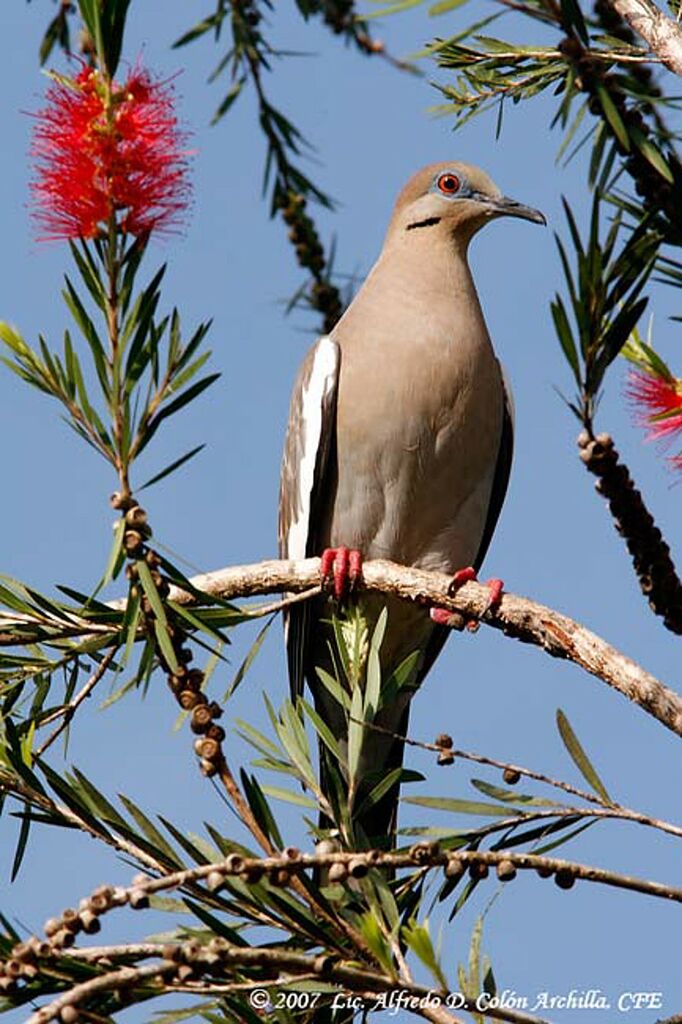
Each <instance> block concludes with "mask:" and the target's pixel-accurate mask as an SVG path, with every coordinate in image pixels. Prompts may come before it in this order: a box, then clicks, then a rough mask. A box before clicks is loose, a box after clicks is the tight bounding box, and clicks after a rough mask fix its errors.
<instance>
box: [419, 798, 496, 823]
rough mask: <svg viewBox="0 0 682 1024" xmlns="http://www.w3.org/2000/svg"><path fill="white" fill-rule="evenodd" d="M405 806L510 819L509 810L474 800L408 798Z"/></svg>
mask: <svg viewBox="0 0 682 1024" xmlns="http://www.w3.org/2000/svg"><path fill="white" fill-rule="evenodd" d="M402 803H404V804H416V805H418V806H419V807H432V808H433V809H434V810H435V811H449V812H451V813H454V814H482V815H486V816H488V817H491V818H498V817H499V818H508V817H509V808H508V807H501V806H500V805H498V804H485V803H478V802H477V801H474V800H455V799H452V798H451V797H445V796H406V797H403V798H402Z"/></svg>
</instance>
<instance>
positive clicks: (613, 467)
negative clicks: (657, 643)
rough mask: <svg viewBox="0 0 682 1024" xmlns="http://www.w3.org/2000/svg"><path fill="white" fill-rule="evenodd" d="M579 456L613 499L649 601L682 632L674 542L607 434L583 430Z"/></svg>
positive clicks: (614, 513) (611, 506) (668, 623)
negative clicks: (672, 554) (663, 531)
mask: <svg viewBox="0 0 682 1024" xmlns="http://www.w3.org/2000/svg"><path fill="white" fill-rule="evenodd" d="M578 447H579V448H580V458H581V459H582V461H583V462H584V463H585V466H586V467H587V469H588V470H589V471H590V473H593V474H594V475H595V476H596V477H597V478H598V479H597V483H596V485H595V486H596V489H597V491H598V492H599V494H601V495H602V496H603V497H604V498H606V500H607V501H608V503H609V509H610V512H611V515H612V517H613V522H614V525H615V527H616V530H617V531H618V533H620V535H621V536H622V537H623V539H624V540H625V543H626V544H627V548H628V551H629V552H630V555H631V556H632V561H633V564H634V567H635V572H636V573H637V578H638V579H639V585H640V587H641V590H642V593H643V594H644V595H645V597H647V598H648V601H649V607H650V608H651V610H652V611H653V612H654V613H655V614H656V615H660V616H661V617H662V618H663V621H664V623H665V625H666V627H667V628H668V629H669V630H670V631H671V632H672V633H678V634H682V583H681V582H680V579H679V577H678V575H677V573H676V571H675V566H674V564H673V561H672V559H671V557H670V548H669V547H668V545H667V544H666V542H665V541H664V540H663V536H662V534H661V531H660V530H659V529H658V527H657V526H656V524H655V522H654V519H653V516H652V515H651V514H650V513H649V511H648V509H647V507H646V505H645V504H644V501H643V499H642V495H641V494H640V492H639V491H638V490H637V488H636V487H635V485H634V483H633V481H632V478H631V477H630V474H629V472H628V469H627V466H624V465H623V464H622V463H621V462H620V461H619V457H618V452H617V450H616V448H615V447H614V444H613V440H612V438H611V437H610V436H609V435H608V434H598V435H597V436H596V437H590V435H589V434H588V433H587V432H586V431H583V432H582V433H581V434H580V436H579V438H578Z"/></svg>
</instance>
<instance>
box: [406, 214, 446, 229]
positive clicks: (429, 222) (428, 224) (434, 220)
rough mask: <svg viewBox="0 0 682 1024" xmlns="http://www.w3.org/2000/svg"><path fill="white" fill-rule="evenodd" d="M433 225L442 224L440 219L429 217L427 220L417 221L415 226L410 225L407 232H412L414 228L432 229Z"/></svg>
mask: <svg viewBox="0 0 682 1024" xmlns="http://www.w3.org/2000/svg"><path fill="white" fill-rule="evenodd" d="M432 224H440V217H427V218H426V220H416V221H415V222H414V223H413V224H408V225H407V228H406V229H405V230H406V231H411V230H412V228H430V227H431V225H432Z"/></svg>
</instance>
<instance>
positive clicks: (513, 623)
mask: <svg viewBox="0 0 682 1024" xmlns="http://www.w3.org/2000/svg"><path fill="white" fill-rule="evenodd" d="M319 579H320V560H319V559H318V558H308V559H306V560H305V561H301V562H280V561H267V562H259V563H257V564H254V565H242V566H232V567H229V568H226V569H219V570H217V571H215V572H211V573H205V574H204V575H202V576H196V577H194V579H192V581H191V582H192V585H193V586H194V587H196V588H197V589H198V590H202V591H204V592H206V593H208V594H211V595H213V596H218V597H222V598H226V599H230V598H234V597H249V596H252V595H256V594H269V593H273V592H281V591H293V592H301V591H304V590H306V589H308V588H312V587H316V586H317V585H318V584H319ZM363 580H364V586H365V587H366V588H367V589H368V590H375V591H379V592H381V593H385V594H397V595H398V596H400V597H403V598H405V599H407V600H411V601H416V602H418V603H419V604H424V605H437V606H439V607H443V608H448V609H450V610H451V611H453V612H459V613H460V614H464V615H466V616H468V617H473V618H480V619H481V621H482V622H484V623H485V624H486V625H489V626H493V627H494V628H495V629H500V630H502V632H503V633H505V634H506V635H507V636H512V637H515V638H516V639H517V640H521V641H522V642H524V643H531V644H535V645H536V646H538V647H542V648H543V649H544V650H545V651H546V652H547V653H548V654H550V655H551V656H552V657H554V658H566V659H568V660H570V661H573V662H575V663H576V665H580V667H581V668H583V669H585V671H586V672H589V673H590V674H591V675H593V676H596V677H597V679H601V680H602V681H603V682H605V683H608V685H609V686H612V687H613V688H614V689H615V690H618V691H619V692H620V693H622V694H623V695H624V696H625V697H628V698H629V699H630V700H632V701H634V702H635V703H636V704H638V705H639V706H640V707H641V708H643V709H644V710H645V711H647V712H648V713H649V714H650V715H653V717H654V718H656V719H658V721H659V722H661V723H662V724H663V725H665V726H666V727H667V728H668V729H671V730H672V731H673V732H675V733H677V734H678V735H679V736H682V697H680V696H679V694H677V693H675V692H674V691H673V690H671V689H670V688H669V687H667V686H664V685H663V684H662V683H660V682H659V681H658V680H657V679H655V678H654V677H653V676H652V675H651V674H650V673H649V672H647V671H646V670H645V669H643V668H642V667H641V666H640V665H637V664H636V662H634V661H632V660H631V659H630V658H627V657H626V656H625V655H623V654H621V653H620V652H619V651H617V650H616V649H615V648H614V647H612V646H611V645H610V644H607V643H606V641H604V640H602V639H601V638H600V637H598V636H597V635H596V634H595V633H592V632H591V631H590V630H588V629H586V628H585V627H584V626H581V625H580V624H579V623H577V622H574V621H573V620H572V619H569V618H568V617H567V616H565V615H561V614H560V613H559V612H556V611H554V610H553V609H551V608H546V607H545V606H544V605H541V604H536V603H535V602H534V601H529V600H528V599H527V598H525V597H518V596H517V595H515V594H505V595H504V596H503V598H502V601H501V603H500V605H499V608H498V609H497V610H496V611H495V612H490V611H487V610H486V609H487V606H488V600H489V593H488V589H487V587H485V586H482V585H481V584H478V583H467V584H466V585H465V586H463V587H462V588H461V589H460V590H459V591H458V592H457V594H456V595H455V596H450V595H449V594H448V587H449V585H450V578H449V577H448V576H446V575H445V574H444V573H437V572H425V571H424V570H422V569H413V568H407V567H406V566H400V565H396V564H395V563H394V562H387V561H383V560H379V559H377V560H374V561H371V562H366V563H365V564H364V566H363ZM169 597H170V599H171V600H173V601H178V602H181V603H184V604H189V603H191V602H192V600H193V598H192V597H191V596H190V595H189V594H187V593H184V592H182V591H180V590H179V589H177V588H173V589H171V592H170V595H169Z"/></svg>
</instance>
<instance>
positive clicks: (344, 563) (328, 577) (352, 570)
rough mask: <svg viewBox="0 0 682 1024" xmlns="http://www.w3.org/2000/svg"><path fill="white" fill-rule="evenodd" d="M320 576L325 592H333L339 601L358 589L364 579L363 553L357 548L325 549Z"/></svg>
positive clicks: (321, 559)
mask: <svg viewBox="0 0 682 1024" xmlns="http://www.w3.org/2000/svg"><path fill="white" fill-rule="evenodd" d="M320 576H321V577H322V587H323V589H324V590H331V591H332V592H333V594H334V597H335V598H336V600H337V601H342V600H343V598H344V597H345V596H346V594H347V593H348V592H349V591H353V590H355V589H356V588H357V586H358V584H359V583H360V581H361V579H362V552H361V551H358V550H357V549H356V548H345V547H340V548H325V549H324V551H323V552H322V555H321V558H320Z"/></svg>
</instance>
